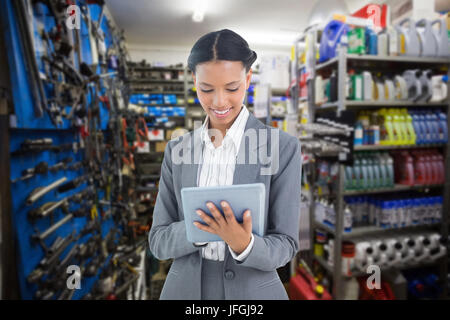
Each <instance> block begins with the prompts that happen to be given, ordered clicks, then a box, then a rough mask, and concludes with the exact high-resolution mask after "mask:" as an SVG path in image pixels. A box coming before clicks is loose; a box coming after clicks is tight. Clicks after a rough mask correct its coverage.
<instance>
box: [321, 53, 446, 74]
mask: <svg viewBox="0 0 450 320" xmlns="http://www.w3.org/2000/svg"><path fill="white" fill-rule="evenodd" d="M345 57H346V58H347V60H350V61H352V60H353V61H364V62H367V61H373V62H399V63H418V64H450V58H427V57H408V56H392V57H391V56H384V57H383V56H375V55H370V54H364V55H357V54H346V55H345ZM337 61H338V57H334V58H332V59H330V60H328V61H325V62H323V63H320V64H317V65H316V68H315V69H316V71H320V70H322V69H325V68H330V67H335V64H336V66H337Z"/></svg>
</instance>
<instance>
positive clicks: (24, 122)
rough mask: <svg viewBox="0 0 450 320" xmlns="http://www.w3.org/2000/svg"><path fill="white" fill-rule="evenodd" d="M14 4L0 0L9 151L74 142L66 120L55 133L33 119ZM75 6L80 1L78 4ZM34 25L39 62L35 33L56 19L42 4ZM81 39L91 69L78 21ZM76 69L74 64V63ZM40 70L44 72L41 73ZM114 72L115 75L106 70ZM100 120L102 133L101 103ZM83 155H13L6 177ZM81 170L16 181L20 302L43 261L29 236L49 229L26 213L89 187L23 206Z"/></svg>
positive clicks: (107, 223) (95, 9) (95, 12)
mask: <svg viewBox="0 0 450 320" xmlns="http://www.w3.org/2000/svg"><path fill="white" fill-rule="evenodd" d="M12 1H13V0H0V7H1V8H2V10H0V11H1V12H0V14H1V18H2V20H3V21H4V26H5V29H4V33H5V40H6V48H7V58H8V64H9V70H10V79H11V84H12V98H13V103H14V109H15V123H16V126H15V127H16V128H15V129H11V130H10V136H11V140H10V151H11V152H13V151H15V150H17V149H19V148H20V145H21V143H22V142H23V141H24V140H25V139H39V138H52V139H53V144H54V145H61V144H65V143H72V142H74V141H78V140H79V134H78V131H77V130H76V129H73V128H71V127H70V123H69V121H67V120H64V124H63V126H62V127H61V128H55V126H54V125H53V124H52V123H51V121H50V117H49V116H48V115H47V114H46V113H45V112H44V116H43V117H42V118H36V117H35V116H34V112H33V99H32V96H31V94H30V84H29V82H28V77H27V73H26V70H25V64H24V55H23V48H22V46H21V42H20V41H21V40H20V38H19V33H18V26H17V21H16V19H15V14H14V10H13V9H14V8H13V5H12ZM77 4H79V1H77ZM89 7H90V13H91V16H92V17H93V18H94V20H96V19H98V17H99V14H100V7H99V6H97V5H89ZM34 18H35V19H34V21H33V26H34V29H35V49H36V52H35V54H36V56H37V57H38V58H40V56H41V50H42V39H40V36H39V33H38V32H37V30H38V29H39V28H44V29H45V30H47V31H48V30H50V28H52V26H53V25H54V23H55V22H54V19H53V18H52V17H51V16H49V15H48V9H47V8H46V6H45V5H43V4H38V5H37V7H35V10H34ZM106 19H107V18H106V17H104V20H103V22H102V25H101V27H102V29H103V31H104V33H105V43H106V46H107V48H109V46H110V45H111V44H112V36H111V34H110V32H109V30H108V27H107V22H106ZM81 37H82V47H83V51H82V57H83V60H84V61H85V62H87V63H88V64H90V62H91V61H92V57H91V54H90V46H89V39H88V32H87V28H86V25H85V23H84V21H83V19H81ZM76 64H78V63H76ZM38 66H39V67H40V68H43V66H42V64H41V63H38ZM99 69H100V68H98V69H97V73H99V72H100V70H99ZM41 71H42V69H41ZM110 71H114V70H110ZM50 90H51V88H50V87H47V88H46V91H47V93H49V91H50ZM103 93H104V88H102V94H103ZM91 99H92V97H90V95H88V97H87V100H88V101H87V102H88V104H89V103H90V101H91ZM100 118H101V129H102V130H105V129H106V128H107V124H108V121H109V112H108V109H107V108H106V106H105V105H104V104H103V103H100ZM83 152H84V150H83V149H81V150H80V151H79V152H78V153H74V152H73V151H72V150H67V151H62V152H59V153H56V152H53V151H43V152H32V153H27V154H23V155H12V156H11V173H10V178H11V180H14V179H15V178H18V177H20V176H21V172H22V171H23V170H25V169H28V168H33V167H34V166H35V165H36V164H37V163H39V162H40V161H46V162H47V163H48V164H49V165H52V164H55V163H58V162H59V161H60V160H62V159H63V158H66V157H69V156H71V157H72V158H73V162H78V161H80V160H82V159H83V158H84V155H83ZM83 170H84V169H80V170H79V171H68V170H61V171H58V172H55V173H52V172H49V173H48V174H46V175H37V176H34V177H32V178H30V179H27V180H24V181H18V182H16V183H12V184H11V194H12V212H13V227H14V233H15V237H16V239H17V257H18V261H17V266H18V275H19V279H18V280H19V286H20V291H21V295H22V298H23V299H33V296H34V293H35V291H36V290H37V287H36V285H34V284H29V283H28V282H27V281H26V277H27V276H28V274H29V273H30V272H31V271H33V270H34V269H35V268H36V267H37V265H38V263H39V261H40V260H41V259H42V258H43V256H44V251H43V249H42V248H41V246H40V245H39V244H35V243H32V242H31V236H32V235H33V234H34V233H35V232H36V230H39V231H40V232H42V231H44V230H45V229H47V228H48V227H50V226H51V218H50V217H47V218H44V219H39V220H38V221H36V222H35V223H34V224H32V223H31V222H30V221H29V220H28V218H27V215H28V212H29V211H30V210H31V209H33V208H37V207H40V206H41V205H42V204H44V203H46V202H49V201H58V200H60V199H63V198H64V197H67V196H70V195H73V194H75V193H77V192H79V191H81V190H83V189H85V188H86V186H87V184H86V183H82V184H81V185H79V186H78V187H77V188H75V189H73V190H70V191H67V192H65V193H61V194H60V193H57V192H56V191H52V192H50V193H48V194H46V195H45V196H44V197H42V198H41V199H39V200H38V201H37V202H36V203H34V204H33V205H31V206H27V205H26V203H25V202H26V201H25V200H26V198H27V197H28V195H29V194H30V192H32V191H33V190H34V189H35V188H37V187H40V186H46V185H48V184H50V183H52V182H54V181H56V180H58V179H59V178H61V177H63V176H64V177H66V178H67V180H68V181H70V180H72V179H74V178H76V177H79V176H80V175H83V174H84V172H83ZM103 197H104V195H103V193H99V199H102V198H103ZM71 209H73V210H76V209H77V207H76V205H72V207H71ZM63 217H64V213H63V212H62V211H61V209H57V210H56V211H55V213H54V216H53V219H54V222H56V221H58V220H60V219H62V218H63ZM86 222H87V218H86V217H80V218H74V219H72V220H71V221H69V222H68V223H66V224H65V225H63V226H62V227H61V228H59V229H58V230H57V231H55V232H54V233H53V234H52V235H50V236H49V237H48V238H47V239H45V241H44V242H45V244H46V245H47V246H49V245H50V244H51V243H53V241H54V240H55V239H56V237H58V236H61V237H65V236H67V235H69V234H70V233H72V231H73V230H76V231H77V233H78V232H79V231H80V230H81V229H82V228H83V227H84V226H85V225H86ZM113 226H114V221H113V219H112V218H111V217H110V218H108V219H106V220H104V221H103V222H102V237H103V238H104V237H105V235H106V234H107V233H108V232H109V230H110V229H111V228H112V227H113ZM91 236H92V235H90V234H88V235H85V236H84V237H82V238H80V239H79V241H78V242H77V243H78V244H79V243H84V242H86V241H87V240H88V239H89V238H90V237H91ZM72 246H73V244H72V245H70V246H69V247H68V248H67V249H66V250H65V251H64V252H63V253H62V255H61V257H64V256H65V254H66V253H67V252H68V251H69V250H70V248H71V247H72ZM109 259H110V257H108V259H107V261H106V263H105V264H104V266H106V265H107V264H108V262H109ZM101 269H102V268H100V269H99V270H98V273H97V275H96V276H94V277H90V278H86V277H84V278H82V282H81V289H80V290H77V291H76V292H75V294H74V296H73V299H80V298H82V297H83V296H84V295H85V294H86V293H88V292H90V290H91V288H92V286H93V284H94V283H95V282H96V280H97V279H98V274H99V273H100V272H101Z"/></svg>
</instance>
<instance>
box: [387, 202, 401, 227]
mask: <svg viewBox="0 0 450 320" xmlns="http://www.w3.org/2000/svg"><path fill="white" fill-rule="evenodd" d="M390 202H391V215H390V221H389V228H398V227H399V224H400V210H399V209H398V204H397V200H392V201H390Z"/></svg>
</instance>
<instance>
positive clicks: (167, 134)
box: [166, 130, 175, 140]
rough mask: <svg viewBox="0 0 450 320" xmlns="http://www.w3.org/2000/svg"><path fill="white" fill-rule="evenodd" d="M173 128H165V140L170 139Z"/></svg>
mask: <svg viewBox="0 0 450 320" xmlns="http://www.w3.org/2000/svg"><path fill="white" fill-rule="evenodd" d="M174 131H175V130H166V140H170V139H171V138H172V133H173V132H174Z"/></svg>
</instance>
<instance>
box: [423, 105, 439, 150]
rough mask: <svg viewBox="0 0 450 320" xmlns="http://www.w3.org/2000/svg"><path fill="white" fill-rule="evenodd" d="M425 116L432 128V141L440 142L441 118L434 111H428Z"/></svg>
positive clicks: (430, 128)
mask: <svg viewBox="0 0 450 320" xmlns="http://www.w3.org/2000/svg"><path fill="white" fill-rule="evenodd" d="M425 118H426V120H427V123H428V127H429V130H430V143H439V118H438V117H437V115H436V114H435V113H432V112H428V113H427V115H426V116H425Z"/></svg>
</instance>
